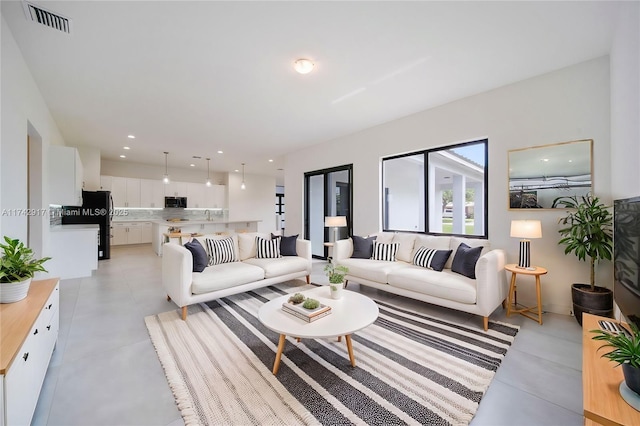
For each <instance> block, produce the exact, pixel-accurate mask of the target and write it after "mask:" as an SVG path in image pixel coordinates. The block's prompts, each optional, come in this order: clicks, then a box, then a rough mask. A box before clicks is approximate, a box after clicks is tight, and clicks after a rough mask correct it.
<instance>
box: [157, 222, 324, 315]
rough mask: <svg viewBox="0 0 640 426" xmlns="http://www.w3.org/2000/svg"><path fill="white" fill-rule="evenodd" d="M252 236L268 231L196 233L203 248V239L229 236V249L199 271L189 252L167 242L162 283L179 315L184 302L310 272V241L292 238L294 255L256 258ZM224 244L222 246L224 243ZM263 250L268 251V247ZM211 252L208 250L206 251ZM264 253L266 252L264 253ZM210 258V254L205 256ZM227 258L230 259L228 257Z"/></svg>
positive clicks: (265, 236) (205, 244)
mask: <svg viewBox="0 0 640 426" xmlns="http://www.w3.org/2000/svg"><path fill="white" fill-rule="evenodd" d="M256 237H260V238H261V239H263V240H271V235H270V234H263V233H258V232H251V233H245V234H234V235H231V236H220V235H205V236H202V237H197V238H196V239H197V240H198V241H199V242H200V244H201V245H202V246H203V248H204V249H205V250H207V248H208V244H210V242H208V241H207V240H223V239H226V240H227V242H228V241H229V240H228V238H231V241H233V245H232V246H231V247H232V249H233V253H232V254H231V255H229V253H228V252H227V253H224V255H222V256H221V259H218V260H219V261H220V262H221V263H218V264H211V263H210V264H209V265H210V266H207V267H206V268H205V269H204V270H203V271H202V272H193V255H192V254H191V251H189V250H188V249H187V248H185V247H184V246H182V245H180V244H178V243H167V244H165V245H164V246H163V254H162V284H163V286H164V288H165V290H166V292H167V299H168V300H173V302H174V303H175V304H176V305H178V306H179V307H181V308H182V319H186V318H187V310H188V308H187V307H188V306H189V305H192V304H195V303H202V302H208V301H211V300H214V299H218V298H221V297H226V296H230V295H232V294H237V293H242V292H245V291H249V290H253V289H256V288H260V287H266V286H269V285H272V284H276V283H280V282H284V281H288V280H291V279H295V278H301V277H306V280H307V283H309V281H310V274H311V243H310V242H309V241H307V240H301V239H297V240H296V252H297V256H281V257H276V258H257V257H256V255H257V243H256ZM227 246H228V244H227V245H225V247H227ZM265 248H266V249H267V250H266V251H265V253H269V250H268V248H269V247H265ZM208 254H209V255H211V253H210V252H208ZM267 255H268V254H267ZM209 260H210V262H211V257H210V258H209ZM229 260H231V261H229Z"/></svg>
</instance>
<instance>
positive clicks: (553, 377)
mask: <svg viewBox="0 0 640 426" xmlns="http://www.w3.org/2000/svg"><path fill="white" fill-rule="evenodd" d="M323 266H324V262H320V261H316V262H314V269H313V274H312V277H311V278H312V282H315V283H327V279H326V277H325V276H324V273H323V271H322V268H323ZM160 274H161V258H159V257H157V256H156V255H155V253H153V250H152V249H151V246H150V245H137V246H119V247H113V248H112V258H111V259H109V260H101V261H100V262H99V269H98V271H97V272H95V273H94V275H93V276H92V277H90V278H81V279H73V280H63V281H61V282H60V333H59V338H58V344H57V348H56V350H55V352H54V354H53V358H52V361H51V365H50V366H49V370H48V371H47V376H46V378H45V382H44V385H43V389H42V393H41V395H40V399H39V401H38V406H37V408H36V412H35V415H34V418H33V422H32V424H34V425H84V426H87V425H172V426H173V425H182V424H183V421H182V418H181V416H180V414H179V412H178V410H177V408H176V405H175V402H174V399H173V395H172V393H171V390H170V389H169V386H168V385H167V381H166V379H165V376H164V372H163V371H162V368H161V366H160V362H159V361H158V358H157V356H156V354H155V352H154V349H153V346H152V345H151V341H150V340H149V336H148V334H147V329H146V327H145V325H144V321H143V318H144V317H145V316H147V315H151V314H157V313H160V312H166V311H169V310H172V309H177V307H176V306H175V305H174V304H173V303H171V302H167V301H166V299H165V292H164V291H163V289H162V285H161V278H160ZM359 287H360V286H358V285H355V284H354V283H350V284H349V289H350V290H358V291H362V292H363V293H367V294H375V295H376V297H379V298H385V299H387V300H392V301H393V303H396V304H398V305H401V306H404V307H407V308H410V309H414V310H417V311H420V312H424V313H426V314H428V315H435V316H438V317H440V318H443V319H447V320H450V321H456V322H459V323H466V324H467V325H471V326H473V327H478V328H480V327H482V319H481V318H480V317H477V316H474V315H470V314H466V313H461V312H457V311H452V310H449V309H445V308H440V307H437V306H433V305H428V304H425V303H422V302H417V301H414V300H411V299H406V298H403V297H400V296H394V295H391V294H389V293H385V292H379V291H377V290H375V289H369V288H365V287H363V288H362V289H360V288H359ZM491 319H493V320H498V321H504V322H509V323H511V324H518V325H520V326H521V329H520V332H519V333H518V336H517V337H516V339H515V342H514V344H513V346H512V348H511V349H510V350H509V352H508V353H507V356H506V357H505V360H504V362H503V364H502V365H501V366H500V368H499V369H498V372H497V373H496V376H495V378H494V380H493V382H492V383H491V386H490V387H489V389H488V391H487V393H486V395H485V396H484V398H483V399H482V402H481V403H480V407H479V409H478V412H477V414H476V416H475V417H474V419H473V421H472V422H471V424H472V425H475V426H479V425H491V426H498V425H556V426H557V425H582V424H583V417H582V378H581V368H582V343H581V340H582V335H581V329H580V327H579V326H578V324H577V323H576V321H575V319H574V318H571V317H569V316H563V315H557V314H545V315H544V325H542V326H540V325H538V323H536V322H534V321H531V320H529V319H527V318H524V317H522V316H520V315H516V316H513V315H512V316H511V317H510V318H506V316H505V313H504V311H503V309H502V308H498V309H497V310H496V311H495V312H494V314H493V315H492V316H491Z"/></svg>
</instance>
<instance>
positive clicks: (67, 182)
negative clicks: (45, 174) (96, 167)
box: [49, 145, 82, 206]
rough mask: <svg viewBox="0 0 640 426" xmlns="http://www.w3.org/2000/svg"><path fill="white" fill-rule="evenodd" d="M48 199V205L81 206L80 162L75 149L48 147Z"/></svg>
mask: <svg viewBox="0 0 640 426" xmlns="http://www.w3.org/2000/svg"><path fill="white" fill-rule="evenodd" d="M49 197H50V198H49V203H50V204H60V205H63V206H81V205H82V162H81V161H80V155H79V154H78V150H77V149H76V148H73V147H69V146H56V145H52V146H50V147H49Z"/></svg>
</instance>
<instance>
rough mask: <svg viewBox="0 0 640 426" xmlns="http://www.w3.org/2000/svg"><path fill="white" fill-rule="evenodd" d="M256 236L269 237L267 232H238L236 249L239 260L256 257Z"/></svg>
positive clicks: (266, 238)
mask: <svg viewBox="0 0 640 426" xmlns="http://www.w3.org/2000/svg"><path fill="white" fill-rule="evenodd" d="M256 237H260V238H264V239H265V240H268V239H269V238H271V236H270V235H269V234H265V233H262V232H246V233H242V234H238V249H239V253H240V254H239V256H238V258H239V259H240V260H245V259H249V258H251V257H256Z"/></svg>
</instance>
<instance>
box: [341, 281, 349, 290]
mask: <svg viewBox="0 0 640 426" xmlns="http://www.w3.org/2000/svg"><path fill="white" fill-rule="evenodd" d="M347 284H349V280H344V286H343V287H342V288H347Z"/></svg>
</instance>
